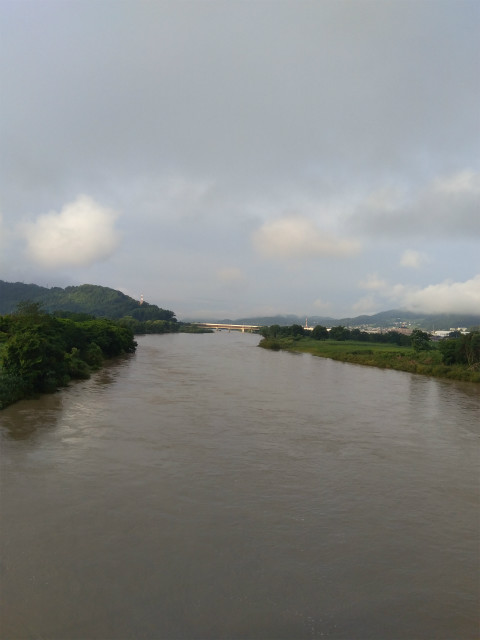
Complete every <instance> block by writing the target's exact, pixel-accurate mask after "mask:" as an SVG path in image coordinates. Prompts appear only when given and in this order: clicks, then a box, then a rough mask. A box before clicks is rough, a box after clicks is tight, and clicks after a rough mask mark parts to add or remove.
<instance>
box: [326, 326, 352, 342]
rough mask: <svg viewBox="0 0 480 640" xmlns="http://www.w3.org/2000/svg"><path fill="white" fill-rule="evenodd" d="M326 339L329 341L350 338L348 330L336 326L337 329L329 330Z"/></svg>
mask: <svg viewBox="0 0 480 640" xmlns="http://www.w3.org/2000/svg"><path fill="white" fill-rule="evenodd" d="M328 337H329V338H330V339H331V340H348V339H349V338H350V330H349V329H346V328H345V327H343V326H342V325H338V326H337V327H332V328H331V329H330V333H329V334H328Z"/></svg>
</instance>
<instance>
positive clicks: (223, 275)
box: [217, 267, 246, 286]
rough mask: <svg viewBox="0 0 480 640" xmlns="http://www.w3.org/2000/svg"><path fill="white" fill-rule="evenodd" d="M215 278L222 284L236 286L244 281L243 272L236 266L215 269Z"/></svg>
mask: <svg viewBox="0 0 480 640" xmlns="http://www.w3.org/2000/svg"><path fill="white" fill-rule="evenodd" d="M217 278H218V279H219V280H220V282H221V283H222V284H224V285H234V286H238V285H241V284H244V283H245V281H246V278H245V274H244V273H243V271H242V270H241V269H237V267H224V268H223V269H219V270H218V271H217Z"/></svg>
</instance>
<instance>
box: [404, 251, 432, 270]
mask: <svg viewBox="0 0 480 640" xmlns="http://www.w3.org/2000/svg"><path fill="white" fill-rule="evenodd" d="M427 260H428V258H427V256H426V255H425V254H424V253H422V252H421V251H414V250H413V249H407V250H406V251H404V252H403V254H402V257H401V258H400V265H401V266H402V267H409V268H411V269H419V268H420V267H421V266H422V264H424V263H425V262H427Z"/></svg>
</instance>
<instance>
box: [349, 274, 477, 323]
mask: <svg viewBox="0 0 480 640" xmlns="http://www.w3.org/2000/svg"><path fill="white" fill-rule="evenodd" d="M360 286H361V287H362V288H364V289H370V290H372V291H374V292H375V293H374V294H370V295H369V296H367V297H365V298H362V299H360V300H359V301H358V302H357V303H356V304H355V305H353V310H354V311H356V312H357V313H366V312H367V310H369V311H368V312H371V313H374V312H375V310H377V311H378V309H381V308H382V307H383V308H385V307H386V306H389V307H390V308H392V307H394V308H403V309H407V310H409V311H419V312H424V313H465V314H479V313H480V274H479V275H477V276H474V277H473V278H472V279H470V280H466V281H465V282H453V281H452V280H446V281H445V282H441V283H439V284H430V285H427V286H426V287H418V286H415V285H408V284H401V283H398V284H394V285H392V284H389V283H388V282H387V281H385V280H381V279H380V278H378V277H377V276H376V275H373V276H369V278H368V279H367V280H366V281H365V282H362V283H360Z"/></svg>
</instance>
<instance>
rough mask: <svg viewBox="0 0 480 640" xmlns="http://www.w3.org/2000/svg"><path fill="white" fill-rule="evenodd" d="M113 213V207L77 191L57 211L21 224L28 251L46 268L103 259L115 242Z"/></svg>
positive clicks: (114, 217) (113, 247)
mask: <svg viewBox="0 0 480 640" xmlns="http://www.w3.org/2000/svg"><path fill="white" fill-rule="evenodd" d="M116 217H117V214H116V213H115V212H114V211H112V210H110V209H107V208H105V207H103V206H101V205H100V204H98V203H97V202H95V201H94V200H93V199H92V198H89V197H88V196H85V195H81V196H79V197H78V198H77V199H76V200H75V201H74V202H70V203H68V204H66V205H65V206H64V207H63V208H62V210H61V211H60V213H57V212H55V211H52V212H50V213H46V214H44V215H40V216H39V217H38V218H37V220H36V221H35V222H33V223H27V224H25V225H23V228H22V231H23V235H24V236H25V238H26V240H27V251H28V254H29V255H30V257H31V258H32V259H33V260H34V261H35V262H37V263H38V264H40V265H42V266H45V267H49V268H54V267H66V266H74V267H82V266H90V265H92V264H94V263H95V262H99V261H101V260H105V258H108V257H109V256H110V255H111V254H112V253H113V251H114V250H115V248H116V247H117V245H118V242H119V234H118V232H117V231H116V230H115V227H114V223H115V219H116Z"/></svg>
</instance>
